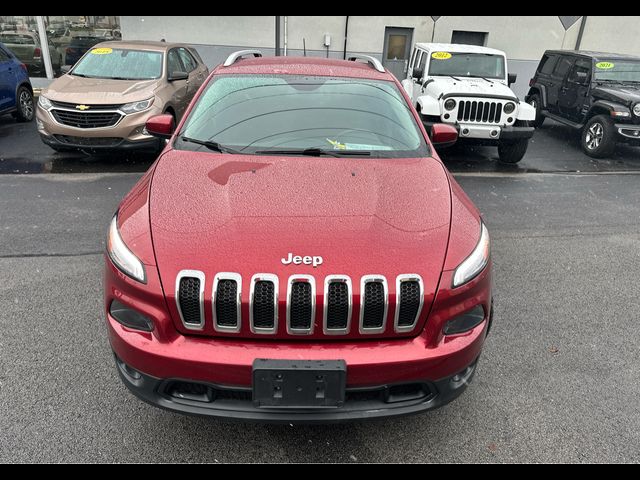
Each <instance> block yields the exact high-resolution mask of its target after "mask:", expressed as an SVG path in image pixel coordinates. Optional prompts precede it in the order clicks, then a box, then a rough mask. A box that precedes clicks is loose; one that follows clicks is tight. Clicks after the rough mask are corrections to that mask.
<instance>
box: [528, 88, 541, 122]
mask: <svg viewBox="0 0 640 480" xmlns="http://www.w3.org/2000/svg"><path fill="white" fill-rule="evenodd" d="M529 105H531V106H532V107H533V108H535V109H536V118H535V120H534V121H533V122H531V126H532V127H534V128H538V127H540V126H541V125H542V124H543V123H544V115H542V101H541V99H540V95H538V94H537V93H535V94H533V95H531V97H529Z"/></svg>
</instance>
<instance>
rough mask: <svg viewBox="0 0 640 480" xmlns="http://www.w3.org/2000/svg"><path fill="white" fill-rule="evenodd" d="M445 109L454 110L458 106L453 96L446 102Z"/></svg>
mask: <svg viewBox="0 0 640 480" xmlns="http://www.w3.org/2000/svg"><path fill="white" fill-rule="evenodd" d="M444 108H445V110H453V109H454V108H456V101H455V100H454V99H453V98H450V99H448V100H446V101H445V102H444Z"/></svg>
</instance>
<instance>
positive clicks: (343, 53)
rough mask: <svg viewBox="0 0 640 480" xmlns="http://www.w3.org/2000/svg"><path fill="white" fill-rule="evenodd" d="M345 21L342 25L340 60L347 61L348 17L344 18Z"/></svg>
mask: <svg viewBox="0 0 640 480" xmlns="http://www.w3.org/2000/svg"><path fill="white" fill-rule="evenodd" d="M346 17H347V21H346V22H345V23H344V51H343V52H342V59H343V60H346V59H347V38H348V36H349V15H347V16H346Z"/></svg>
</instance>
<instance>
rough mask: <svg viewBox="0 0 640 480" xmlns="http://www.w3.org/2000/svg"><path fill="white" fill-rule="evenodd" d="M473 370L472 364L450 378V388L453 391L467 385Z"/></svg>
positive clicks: (474, 367) (474, 366)
mask: <svg viewBox="0 0 640 480" xmlns="http://www.w3.org/2000/svg"><path fill="white" fill-rule="evenodd" d="M475 369H476V364H475V363H474V364H473V365H469V366H468V367H467V368H465V369H464V370H463V371H462V372H460V373H458V374H456V375H454V376H453V377H451V388H452V389H453V390H455V389H456V388H460V387H461V386H463V385H466V384H467V383H469V380H470V379H471V376H472V375H473V372H474V371H475Z"/></svg>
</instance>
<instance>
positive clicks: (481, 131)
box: [423, 122, 535, 140]
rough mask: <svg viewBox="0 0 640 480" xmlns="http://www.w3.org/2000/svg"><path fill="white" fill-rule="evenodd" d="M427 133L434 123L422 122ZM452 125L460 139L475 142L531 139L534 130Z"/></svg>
mask: <svg viewBox="0 0 640 480" xmlns="http://www.w3.org/2000/svg"><path fill="white" fill-rule="evenodd" d="M423 123H424V126H425V128H426V129H427V131H429V130H430V129H431V127H432V126H433V125H434V123H435V122H423ZM447 125H452V126H453V127H455V129H456V130H458V135H459V138H460V139H465V138H469V139H476V140H525V139H529V138H531V137H533V134H534V132H535V128H533V127H514V126H508V127H503V126H499V125H478V124H475V123H456V124H450V123H447Z"/></svg>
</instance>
